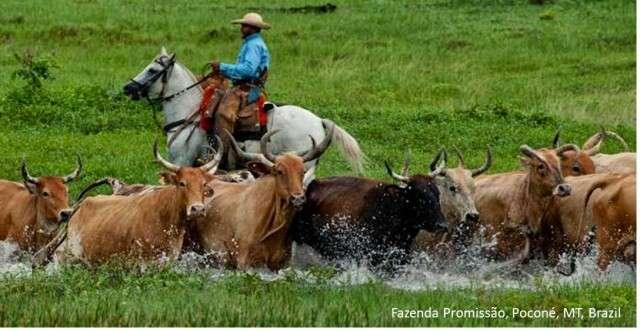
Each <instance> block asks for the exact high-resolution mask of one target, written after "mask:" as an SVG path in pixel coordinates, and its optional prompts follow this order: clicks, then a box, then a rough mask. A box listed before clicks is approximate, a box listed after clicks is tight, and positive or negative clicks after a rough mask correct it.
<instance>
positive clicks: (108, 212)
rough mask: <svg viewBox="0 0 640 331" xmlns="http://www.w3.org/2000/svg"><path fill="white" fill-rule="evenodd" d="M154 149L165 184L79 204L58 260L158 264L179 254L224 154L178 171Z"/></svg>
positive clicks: (60, 249)
mask: <svg viewBox="0 0 640 331" xmlns="http://www.w3.org/2000/svg"><path fill="white" fill-rule="evenodd" d="M218 142H219V143H220V144H221V142H220V141H218ZM218 146H221V145H218ZM157 147H158V146H157V142H156V144H154V155H155V158H156V161H157V162H158V163H159V164H161V165H162V166H163V167H164V168H165V169H166V170H167V171H166V172H163V173H162V177H163V180H164V182H165V183H167V185H166V186H156V187H150V188H148V189H146V190H144V191H142V192H137V193H135V194H131V195H128V196H122V195H109V196H95V197H89V198H87V199H85V200H84V201H82V202H81V203H80V204H79V205H78V207H77V208H76V210H75V211H74V214H73V216H72V217H71V220H70V221H69V225H68V229H67V235H66V239H65V240H64V242H63V243H62V244H61V245H60V246H59V247H58V249H57V250H56V252H55V256H56V259H57V260H59V261H66V260H71V261H73V260H79V261H82V262H84V263H86V264H88V265H95V264H101V263H104V262H106V261H109V260H111V259H114V258H118V259H124V260H126V261H127V262H132V261H133V262H152V263H156V262H164V261H167V260H173V259H175V258H176V257H177V256H178V254H179V253H180V252H181V250H182V243H183V238H184V234H185V232H186V225H187V221H188V220H189V219H192V218H194V217H196V216H199V215H202V214H204V212H205V206H204V198H205V197H207V196H211V195H213V189H212V188H211V187H210V186H209V185H208V184H207V183H208V182H209V181H210V180H212V179H213V175H211V174H209V172H214V171H215V168H216V167H217V165H218V163H219V162H220V159H221V158H222V153H221V151H219V152H218V153H216V157H215V158H214V159H213V160H211V161H210V162H209V163H207V164H205V165H203V166H201V167H199V168H191V167H179V166H176V165H174V164H172V163H170V162H168V161H166V160H165V159H163V158H162V156H160V154H159V153H158V148H157Z"/></svg>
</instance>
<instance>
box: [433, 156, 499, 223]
mask: <svg viewBox="0 0 640 331" xmlns="http://www.w3.org/2000/svg"><path fill="white" fill-rule="evenodd" d="M455 153H456V155H457V156H458V165H457V166H456V167H455V168H447V167H446V164H447V151H446V150H445V149H441V150H440V153H438V155H437V156H436V158H435V159H434V160H433V161H432V162H431V165H430V171H435V170H436V168H437V165H438V163H439V162H441V161H443V164H444V165H445V168H444V170H443V171H441V172H440V173H438V175H437V176H436V177H435V181H436V185H438V189H439V191H440V205H441V206H442V212H443V213H444V215H445V217H446V218H447V222H448V223H449V232H451V233H452V234H453V235H454V236H461V235H463V234H469V233H470V231H469V230H471V228H472V227H473V225H475V223H477V221H478V219H479V217H480V214H479V213H478V210H477V209H476V205H475V203H474V201H473V193H474V192H475V182H474V180H473V178H474V177H476V176H479V175H480V174H482V173H484V172H485V171H487V170H488V169H489V167H491V163H492V156H491V149H490V148H488V147H487V156H486V160H485V162H484V164H483V165H482V166H481V167H479V168H477V169H467V167H466V165H465V161H464V157H463V156H462V153H461V152H460V151H459V150H458V149H457V148H455Z"/></svg>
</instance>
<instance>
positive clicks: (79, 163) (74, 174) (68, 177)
mask: <svg viewBox="0 0 640 331" xmlns="http://www.w3.org/2000/svg"><path fill="white" fill-rule="evenodd" d="M81 173H82V160H81V159H80V155H78V154H76V169H75V170H74V171H73V172H72V173H71V174H69V175H66V176H64V177H62V180H63V181H64V182H65V183H68V182H70V181H72V180H74V179H76V178H77V177H78V176H80V174H81Z"/></svg>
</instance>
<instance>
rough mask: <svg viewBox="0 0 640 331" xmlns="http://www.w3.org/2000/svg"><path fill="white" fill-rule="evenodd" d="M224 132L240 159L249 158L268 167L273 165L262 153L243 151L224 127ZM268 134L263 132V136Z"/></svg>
mask: <svg viewBox="0 0 640 331" xmlns="http://www.w3.org/2000/svg"><path fill="white" fill-rule="evenodd" d="M224 134H226V135H227V138H228V139H229V141H230V142H231V147H233V150H234V151H235V152H236V154H237V155H238V156H239V157H241V158H242V159H245V160H249V161H258V162H260V163H263V164H264V165H266V166H268V167H273V162H271V161H269V160H268V159H267V158H266V157H265V156H264V155H263V154H259V153H248V152H245V151H243V150H242V149H241V148H240V146H238V143H237V142H236V140H235V138H233V135H232V134H231V133H230V132H229V131H227V129H224ZM268 134H269V133H267V134H265V136H266V135H268ZM263 138H264V137H263Z"/></svg>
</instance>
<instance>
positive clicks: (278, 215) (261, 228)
mask: <svg viewBox="0 0 640 331" xmlns="http://www.w3.org/2000/svg"><path fill="white" fill-rule="evenodd" d="M329 130H330V131H331V132H329V133H328V134H327V135H326V136H325V137H326V138H325V139H324V140H323V141H322V142H321V143H320V145H318V146H316V145H315V141H313V138H311V140H312V142H313V148H312V149H311V150H310V151H308V152H306V153H299V154H295V153H286V154H282V155H278V156H275V155H272V154H271V153H269V152H268V151H269V150H268V149H267V142H268V141H269V139H270V137H271V136H272V135H273V134H275V133H276V132H277V131H271V132H269V133H267V134H265V135H264V136H263V137H262V139H261V142H260V151H261V154H255V153H247V152H244V151H242V150H241V149H240V147H238V145H237V143H236V142H235V140H234V139H233V137H231V135H230V134H229V135H228V138H229V139H228V140H229V141H230V142H231V146H232V147H233V149H234V150H235V152H236V154H237V155H238V156H239V157H241V158H243V159H247V160H251V161H257V162H256V163H251V164H250V167H251V168H252V169H253V170H259V172H263V173H265V174H266V175H264V176H262V177H260V178H258V179H256V180H255V182H249V183H228V182H223V181H219V180H215V181H213V182H212V185H213V187H214V189H215V194H214V196H213V198H212V199H211V200H210V201H208V202H207V215H206V217H203V218H200V219H198V220H197V221H196V223H195V229H194V230H195V231H194V232H195V233H194V234H193V238H195V240H196V241H197V244H198V245H199V246H200V247H201V249H202V250H204V251H205V252H207V253H216V254H217V255H218V256H217V257H218V259H217V262H220V263H224V264H227V265H230V266H233V267H236V268H240V269H246V268H251V267H260V266H266V267H268V268H269V269H271V270H278V269H280V268H282V267H283V266H284V265H285V264H286V263H287V262H288V260H289V258H290V256H291V246H292V243H291V238H290V237H289V233H288V232H289V227H290V224H291V220H292V217H293V215H294V212H295V210H296V209H297V208H300V207H301V206H302V205H303V204H304V202H305V189H304V187H303V181H304V178H303V177H306V176H308V174H309V172H307V173H305V171H304V162H308V161H311V160H313V159H316V158H318V157H320V155H322V153H323V152H324V151H325V149H326V148H327V147H328V146H329V143H330V142H331V137H332V136H333V125H330V127H329Z"/></svg>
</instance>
